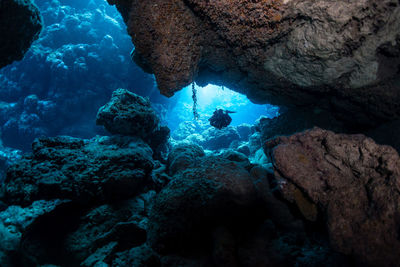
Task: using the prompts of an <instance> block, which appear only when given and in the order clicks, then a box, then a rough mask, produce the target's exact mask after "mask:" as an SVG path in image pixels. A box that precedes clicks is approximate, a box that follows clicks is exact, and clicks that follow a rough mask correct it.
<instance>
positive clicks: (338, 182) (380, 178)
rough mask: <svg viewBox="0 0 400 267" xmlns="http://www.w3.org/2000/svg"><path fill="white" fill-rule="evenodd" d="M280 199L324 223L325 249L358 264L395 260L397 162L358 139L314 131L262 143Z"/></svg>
mask: <svg viewBox="0 0 400 267" xmlns="http://www.w3.org/2000/svg"><path fill="white" fill-rule="evenodd" d="M265 149H266V153H268V154H269V155H270V156H271V158H272V160H273V164H274V169H275V176H276V179H277V184H278V185H279V189H280V192H281V193H282V195H283V197H284V198H285V199H286V200H288V201H290V202H292V203H294V204H295V205H296V206H297V207H298V210H299V211H300V213H302V214H303V216H304V217H305V218H306V219H307V220H310V221H315V220H317V219H318V218H320V219H325V221H326V225H327V229H328V233H329V238H330V243H331V246H332V247H333V248H334V249H335V250H337V251H339V252H341V253H344V254H347V255H353V256H354V257H355V258H356V259H357V261H359V262H360V263H361V264H368V265H371V266H395V265H397V264H398V262H399V260H400V254H399V253H398V252H399V251H400V240H399V239H398V234H399V227H398V226H399V220H400V208H399V207H400V205H399V203H400V158H399V155H398V153H397V152H396V151H395V150H394V149H393V148H391V147H389V146H382V145H377V144H376V143H375V142H374V141H373V140H372V139H370V138H367V137H365V136H363V135H344V134H334V133H333V132H330V131H326V130H322V129H319V128H315V129H312V130H308V131H305V132H302V133H298V134H295V135H293V136H290V137H278V138H276V139H273V140H270V141H268V142H267V144H266V147H265Z"/></svg>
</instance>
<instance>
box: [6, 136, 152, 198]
mask: <svg viewBox="0 0 400 267" xmlns="http://www.w3.org/2000/svg"><path fill="white" fill-rule="evenodd" d="M32 149H33V154H32V155H27V156H25V157H24V158H23V159H22V160H21V161H20V162H19V163H17V164H15V165H13V166H12V167H10V168H9V170H8V172H7V178H6V180H5V182H4V184H3V185H2V190H3V191H4V196H3V200H4V201H5V202H7V203H18V204H28V203H31V202H32V201H34V200H39V199H54V198H61V199H72V200H74V201H78V202H82V203H85V202H93V201H104V200H112V199H124V198H128V197H131V196H134V195H135V194H137V193H139V192H141V190H143V188H144V187H145V186H146V185H151V183H152V182H151V181H152V180H151V176H150V173H151V170H152V168H153V164H154V163H153V159H152V151H151V149H150V148H149V146H148V145H147V144H145V143H143V141H141V140H139V139H135V138H132V137H120V136H113V137H97V138H93V139H90V140H85V139H78V138H72V137H55V138H39V139H36V141H35V142H34V143H33V145H32Z"/></svg>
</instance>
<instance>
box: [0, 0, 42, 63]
mask: <svg viewBox="0 0 400 267" xmlns="http://www.w3.org/2000/svg"><path fill="white" fill-rule="evenodd" d="M41 29H42V21H41V17H40V14H39V10H38V9H37V7H36V6H35V5H34V4H33V3H32V2H31V1H30V0H28V1H26V0H24V1H22V0H3V1H1V3H0V32H1V34H2V36H1V40H0V68H2V67H4V66H6V65H8V64H10V63H12V62H13V61H15V60H21V59H22V58H23V57H24V55H25V53H26V51H27V50H28V49H29V47H30V46H31V45H32V43H33V41H35V40H36V39H37V38H38V37H39V33H40V31H41Z"/></svg>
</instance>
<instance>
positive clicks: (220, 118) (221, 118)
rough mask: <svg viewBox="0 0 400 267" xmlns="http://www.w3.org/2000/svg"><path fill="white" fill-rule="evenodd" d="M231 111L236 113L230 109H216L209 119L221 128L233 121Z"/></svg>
mask: <svg viewBox="0 0 400 267" xmlns="http://www.w3.org/2000/svg"><path fill="white" fill-rule="evenodd" d="M229 113H236V112H235V111H229V110H225V111H223V110H222V109H216V110H215V111H214V113H213V115H212V117H211V118H209V119H208V120H209V121H210V124H211V126H214V127H215V128H217V129H219V130H221V129H222V128H224V127H226V126H228V125H229V124H230V123H231V122H232V118H231V116H229Z"/></svg>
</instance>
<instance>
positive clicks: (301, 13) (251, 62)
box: [109, 0, 400, 125]
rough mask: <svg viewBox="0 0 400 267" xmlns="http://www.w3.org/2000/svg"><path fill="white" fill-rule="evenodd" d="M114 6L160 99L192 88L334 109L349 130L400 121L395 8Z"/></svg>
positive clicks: (277, 1) (201, 3)
mask: <svg viewBox="0 0 400 267" xmlns="http://www.w3.org/2000/svg"><path fill="white" fill-rule="evenodd" d="M109 3H110V4H115V5H116V6H117V7H118V9H119V10H120V12H121V14H122V16H123V17H124V19H125V22H126V24H127V26H128V32H129V33H130V35H131V36H132V41H133V43H134V45H135V49H136V50H135V54H134V60H135V61H136V62H137V63H138V64H139V65H140V66H142V68H143V69H145V70H146V71H148V72H152V73H154V74H155V77H156V80H157V83H158V86H159V88H160V91H161V93H162V94H164V95H167V96H171V95H173V94H174V92H176V91H178V90H180V89H181V88H183V87H184V86H186V85H188V84H190V83H191V82H193V81H194V80H195V81H196V82H197V83H198V84H208V83H209V82H213V83H216V84H223V85H225V86H228V87H229V88H231V89H234V90H237V91H239V92H242V93H245V94H246V95H247V96H248V97H249V98H251V99H252V100H254V101H255V102H258V103H261V102H262V103H267V102H270V103H272V104H279V105H282V104H283V105H311V107H312V108H313V107H315V106H316V105H317V106H320V107H323V108H327V109H331V110H332V109H333V110H335V111H336V112H337V113H338V115H341V116H340V117H341V119H343V120H346V121H348V122H351V123H352V124H354V123H355V122H357V123H359V124H364V125H370V124H375V123H380V121H381V120H382V119H385V120H388V119H393V118H398V117H399V116H400V105H398V103H399V99H400V86H399V83H398V79H399V76H398V68H399V65H400V30H399V29H400V12H399V10H400V5H399V3H398V1H397V0H384V1H382V0H369V1H366V0H364V1H330V0H320V1H314V0H304V1H300V2H299V1H293V0H285V1H282V0H268V1H250V0H233V1H215V2H210V1H208V0H178V1H175V0H162V1H159V2H158V3H157V5H154V4H153V3H151V2H148V1H137V0H113V1H111V0H110V1H109ZM165 40H168V42H167V41H165ZM243 88H246V89H243Z"/></svg>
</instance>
